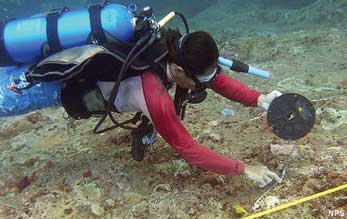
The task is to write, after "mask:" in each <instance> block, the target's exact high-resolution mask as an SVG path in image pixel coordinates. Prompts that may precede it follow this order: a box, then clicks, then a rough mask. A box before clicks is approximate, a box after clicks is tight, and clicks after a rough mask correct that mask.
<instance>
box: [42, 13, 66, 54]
mask: <svg viewBox="0 0 347 219" xmlns="http://www.w3.org/2000/svg"><path fill="white" fill-rule="evenodd" d="M67 11H69V8H66V7H65V8H63V9H61V10H51V11H50V12H49V13H48V14H47V16H46V19H47V29H46V32H47V41H48V46H49V53H50V54H52V53H56V52H59V51H61V50H63V46H62V45H61V43H60V40H59V35H58V18H59V17H60V16H61V15H62V14H63V13H64V12H67Z"/></svg>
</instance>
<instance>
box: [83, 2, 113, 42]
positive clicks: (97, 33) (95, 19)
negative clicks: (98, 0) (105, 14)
mask: <svg viewBox="0 0 347 219" xmlns="http://www.w3.org/2000/svg"><path fill="white" fill-rule="evenodd" d="M108 4H110V2H109V1H105V2H104V3H102V4H94V5H91V6H90V7H89V8H88V11H89V19H90V27H91V29H92V36H93V39H94V40H95V41H96V44H103V43H107V38H106V34H105V32H104V29H103V28H102V23H101V10H102V9H103V7H104V6H105V5H108Z"/></svg>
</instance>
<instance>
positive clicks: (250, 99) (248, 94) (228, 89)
mask: <svg viewBox="0 0 347 219" xmlns="http://www.w3.org/2000/svg"><path fill="white" fill-rule="evenodd" d="M211 89H212V90H214V91H215V92H216V93H219V94H220V95H222V96H224V97H226V98H228V99H229V100H232V101H236V102H239V103H241V104H243V105H245V106H253V107H256V106H257V104H258V97H259V96H260V93H259V92H258V91H256V90H252V89H250V88H249V87H247V86H246V85H244V84H242V83H241V82H240V81H238V80H235V79H232V78H230V77H228V76H227V75H224V74H217V75H216V77H215V78H214V80H213V82H212V87H211Z"/></svg>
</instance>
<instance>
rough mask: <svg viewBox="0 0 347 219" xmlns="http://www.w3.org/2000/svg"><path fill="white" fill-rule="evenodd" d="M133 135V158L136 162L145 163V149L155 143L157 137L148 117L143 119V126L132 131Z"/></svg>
mask: <svg viewBox="0 0 347 219" xmlns="http://www.w3.org/2000/svg"><path fill="white" fill-rule="evenodd" d="M131 135H132V137H133V141H132V144H131V156H132V158H133V159H134V160H136V161H143V158H144V156H145V149H146V148H147V147H148V146H149V145H151V144H153V143H154V141H155V139H156V136H157V133H156V131H155V130H154V126H153V125H152V124H151V123H150V121H149V119H148V118H147V117H143V118H142V122H141V124H140V125H139V127H137V129H135V130H134V131H132V133H131Z"/></svg>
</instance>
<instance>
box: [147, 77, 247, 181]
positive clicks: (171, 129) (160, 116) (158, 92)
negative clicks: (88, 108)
mask: <svg viewBox="0 0 347 219" xmlns="http://www.w3.org/2000/svg"><path fill="white" fill-rule="evenodd" d="M141 77H142V87H143V92H144V96H145V101H146V105H147V108H148V111H149V114H150V116H151V118H152V122H153V125H154V126H155V128H156V130H157V131H158V133H159V134H160V135H161V136H162V137H163V138H164V139H165V141H166V142H167V143H168V144H170V145H171V147H172V148H173V149H174V150H175V151H176V152H177V153H178V154H179V155H180V156H181V157H182V158H183V159H184V160H185V161H186V162H187V163H189V164H192V165H196V166H198V167H200V168H202V169H205V170H209V171H212V172H215V173H218V174H222V175H228V176H231V175H240V174H242V173H243V172H244V164H243V163H242V162H240V161H238V160H233V159H229V158H226V157H223V156H221V155H219V154H218V153H216V152H214V151H212V150H211V149H209V148H207V147H204V146H202V145H199V144H198V143H197V142H195V141H194V139H193V138H192V137H191V136H190V134H189V133H188V131H187V130H186V129H185V127H184V126H183V125H182V124H181V122H180V121H179V120H178V118H177V116H176V112H175V107H174V104H173V101H172V99H171V97H170V96H169V94H168V92H167V90H166V89H165V88H164V87H163V86H162V84H161V83H160V82H159V81H158V80H157V79H156V78H155V76H154V74H153V73H151V72H149V71H147V72H145V73H143V74H142V76H141Z"/></svg>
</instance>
